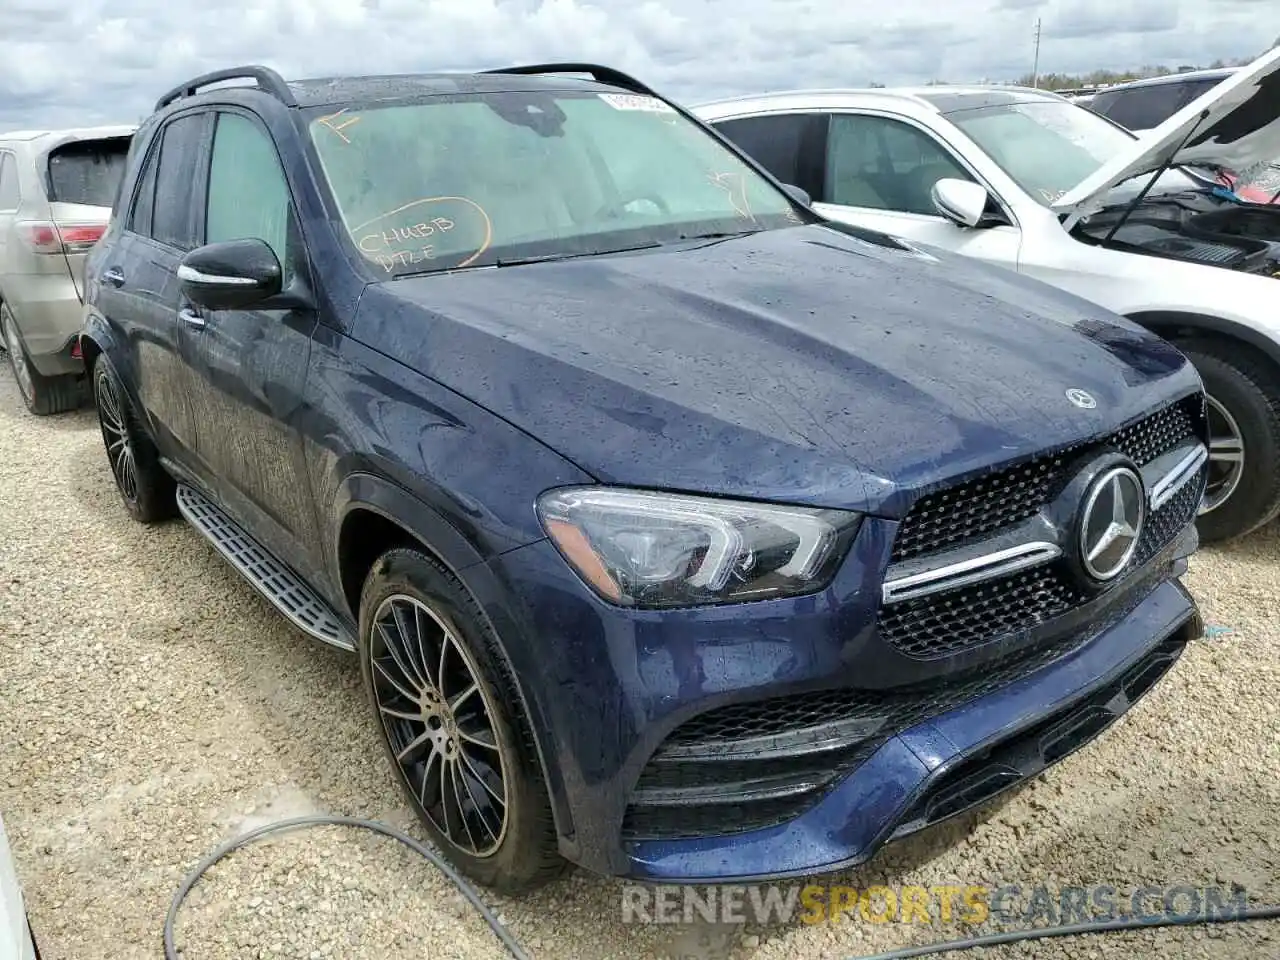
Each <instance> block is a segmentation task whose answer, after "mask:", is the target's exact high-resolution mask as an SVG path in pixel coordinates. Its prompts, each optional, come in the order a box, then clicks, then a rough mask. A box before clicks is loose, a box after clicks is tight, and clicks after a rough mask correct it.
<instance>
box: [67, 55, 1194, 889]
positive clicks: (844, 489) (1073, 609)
mask: <svg viewBox="0 0 1280 960" xmlns="http://www.w3.org/2000/svg"><path fill="white" fill-rule="evenodd" d="M231 80H247V81H249V83H248V84H247V85H246V84H244V83H241V84H240V85H239V86H227V85H226V84H225V83H223V82H224V81H231ZM86 275H87V277H88V278H89V280H88V283H89V286H88V295H87V308H86V318H85V326H84V330H83V335H82V337H81V340H80V344H81V348H82V351H83V355H84V358H85V361H86V363H87V364H88V366H89V369H90V371H91V380H92V383H93V386H94V395H95V398H96V403H97V409H98V412H99V416H100V419H101V423H102V434H103V438H104V440H105V442H106V448H107V454H108V457H109V459H110V463H111V467H112V470H113V472H114V475H115V477H116V480H117V483H118V485H119V488H120V492H121V494H122V496H123V500H124V503H125V505H126V507H127V508H128V510H129V511H130V513H131V514H132V515H133V516H134V517H136V518H137V519H138V520H140V521H142V522H144V523H149V522H154V521H158V520H161V519H163V518H166V517H168V516H171V515H172V514H174V513H175V512H179V511H180V512H181V514H182V515H183V516H184V517H185V518H186V519H187V520H188V521H189V522H190V523H191V524H192V525H194V526H195V527H196V528H197V529H198V530H199V531H200V532H201V533H203V534H204V535H205V536H207V537H208V538H209V539H210V541H211V542H212V543H213V544H214V545H215V546H216V547H217V548H218V549H219V550H220V551H221V552H222V553H223V554H224V555H225V556H226V558H227V559H228V561H229V562H230V563H231V564H233V565H234V567H235V568H236V569H237V570H238V571H239V572H240V573H242V574H243V575H244V576H245V577H246V578H247V579H248V580H250V581H251V582H252V583H253V584H254V585H255V586H256V587H257V588H258V589H260V590H261V591H262V592H263V593H264V594H265V595H266V596H267V597H268V598H269V599H270V600H271V601H272V602H273V603H274V604H275V605H276V607H278V608H279V610H280V611H281V612H282V613H283V614H284V615H285V616H287V617H288V618H290V619H291V620H292V621H293V622H294V623H295V624H296V625H297V626H298V627H300V628H301V629H302V630H305V631H307V632H308V633H310V634H311V635H313V636H314V637H316V638H318V639H320V640H322V641H325V642H327V643H330V644H334V645H336V646H339V647H343V648H347V649H350V650H354V651H358V654H359V659H360V664H361V669H362V673H363V678H364V682H365V684H366V687H367V689H368V694H369V699H370V703H371V705H372V712H373V714H374V716H375V717H376V719H377V722H378V724H379V729H380V730H381V731H382V733H383V735H384V739H385V742H386V746H387V753H388V757H389V759H390V762H391V766H392V768H393V769H394V771H395V773H396V776H397V777H398V778H399V780H400V782H401V783H402V785H403V787H404V789H405V791H406V794H407V796H408V798H409V801H410V802H411V803H412V805H413V807H414V809H415V810H416V811H417V813H418V815H419V816H420V817H421V819H422V822H423V824H424V825H425V827H426V829H427V830H429V831H430V834H431V836H432V837H433V838H434V839H435V841H436V842H438V843H439V844H440V845H441V846H442V847H443V848H444V849H445V850H446V851H447V852H448V854H449V855H450V856H451V857H452V858H453V860H454V861H455V862H456V863H457V864H458V865H459V866H460V867H462V868H463V869H464V870H465V871H466V872H467V873H468V874H470V875H471V876H472V877H474V878H476V879H478V880H480V881H481V882H483V883H486V884H490V885H493V886H495V887H497V888H500V889H503V890H507V891H518V890H521V889H527V888H530V887H532V886H534V885H536V884H538V883H540V882H544V881H546V880H547V879H549V878H551V877H553V876H555V875H556V874H557V873H558V872H559V870H560V869H561V867H562V866H563V864H564V863H565V862H566V860H567V861H573V862H576V863H578V864H581V865H583V866H585V867H588V868H590V869H592V870H595V871H599V872H602V873H607V874H614V875H626V876H632V877H638V878H645V879H650V880H658V881H680V880H698V881H706V880H731V879H732V880H743V879H748V878H760V877H766V876H769V877H778V876H785V875H790V874H807V873H810V872H813V871H817V870H823V869H827V868H835V867H839V866H842V865H847V864H852V863H855V862H857V861H859V860H862V859H865V858H866V857H868V856H869V855H870V854H871V853H872V852H873V851H874V850H875V849H876V848H877V847H878V846H879V845H881V844H883V843H884V842H885V841H887V840H890V839H892V838H894V837H898V836H902V835H904V834H907V833H910V832H912V831H914V830H917V829H920V828H922V827H925V826H927V825H929V824H932V823H934V822H936V821H939V820H942V819H944V818H947V817H949V816H952V815H954V814H956V813H959V812H960V811H962V810H966V809H968V808H970V807H973V806H974V805H976V804H979V803H981V802H983V801H985V800H987V799H988V798H990V797H991V796H993V795H994V794H995V793H997V792H999V791H1001V790H1003V789H1005V788H1007V787H1010V786H1012V785H1014V784H1017V783H1019V782H1021V781H1023V780H1025V779H1026V778H1028V777H1030V776H1033V775H1035V774H1037V773H1038V772H1039V771H1041V770H1042V769H1044V768H1045V767H1046V766H1047V765H1048V764H1051V763H1053V762H1054V761H1056V760H1058V759H1059V758H1061V757H1063V756H1065V755H1066V754H1068V753H1070V752H1071V751H1073V750H1075V749H1076V748H1078V747H1080V746H1081V745H1082V744H1084V743H1086V742H1087V741H1089V740H1090V739H1091V738H1092V737H1094V736H1095V735H1096V734H1098V733H1099V732H1100V731H1101V730H1102V729H1103V728H1105V727H1106V726H1107V725H1108V724H1110V723H1111V722H1112V721H1113V720H1114V719H1115V718H1116V717H1117V716H1118V715H1120V714H1122V713H1123V712H1124V711H1125V710H1127V709H1128V708H1129V707H1130V706H1131V705H1132V704H1133V702H1134V701H1135V700H1136V699H1137V698H1138V697H1140V696H1142V694H1143V693H1144V692H1145V691H1146V690H1148V689H1149V688H1150V687H1151V686H1152V684H1154V683H1155V682H1156V681H1157V680H1158V679H1159V678H1160V677H1161V676H1162V675H1163V674H1164V673H1165V671H1166V670H1168V669H1169V668H1170V666H1171V665H1172V664H1173V663H1174V662H1175V661H1176V659H1177V658H1178V656H1179V654H1180V653H1181V651H1182V650H1183V648H1184V645H1185V644H1186V643H1187V642H1188V641H1189V640H1190V639H1191V638H1193V637H1195V636H1197V635H1198V632H1199V630H1200V620H1199V616H1198V614H1197V611H1196V608H1195V605H1194V604H1193V602H1192V601H1191V599H1190V598H1189V597H1188V595H1187V594H1186V592H1185V591H1184V590H1183V588H1182V587H1181V586H1180V585H1179V583H1178V582H1177V579H1176V578H1177V576H1178V575H1179V574H1181V573H1182V571H1183V570H1184V569H1185V566H1186V558H1187V556H1188V555H1189V554H1190V553H1191V552H1192V551H1193V550H1194V549H1195V546H1196V541H1195V533H1194V529H1193V526H1192V521H1193V519H1194V517H1195V514H1196V509H1197V506H1198V504H1199V502H1200V499H1201V496H1202V493H1203V489H1204V484H1205V462H1206V450H1205V440H1206V428H1205V411H1204V403H1203V397H1202V392H1201V386H1200V381H1199V379H1198V378H1197V376H1196V374H1195V372H1194V371H1193V369H1192V368H1191V366H1190V365H1189V364H1188V363H1187V361H1186V360H1185V359H1184V358H1183V356H1182V355H1181V354H1179V353H1178V352H1177V351H1176V350H1175V349H1173V348H1172V347H1170V346H1168V345H1167V344H1166V343H1164V342H1163V341H1160V340H1158V339H1155V338H1153V337H1152V336H1150V335H1148V334H1147V333H1145V332H1143V331H1142V330H1140V329H1138V328H1137V327H1135V326H1133V325H1131V324H1128V323H1126V322H1125V321H1123V320H1121V319H1119V318H1117V317H1113V316H1110V315H1107V314H1105V313H1103V312H1102V311H1101V310H1100V309H1099V308H1096V307H1092V306H1090V305H1088V304H1086V303H1084V302H1083V301H1080V300H1076V299H1073V298H1070V297H1068V296H1066V295H1065V294H1061V293H1058V292H1055V291H1053V290H1051V289H1050V288H1048V287H1046V286H1042V285H1039V284H1037V283H1034V282H1032V281H1028V280H1024V279H1020V278H1018V277H1017V276H1015V275H1014V274H1013V273H1012V272H1005V271H1000V270H998V269H995V268H989V267H984V266H982V265H981V264H978V263H977V262H975V261H971V260H963V259H958V258H950V257H947V256H945V255H943V254H941V253H935V252H931V251H928V250H924V249H919V248H916V247H913V246H910V245H908V244H905V243H903V242H899V241H897V240H894V239H891V238H888V237H885V236H882V235H879V234H873V233H865V232H861V231H856V230H853V229H851V228H848V227H842V226H839V225H836V224H828V223H825V222H823V221H822V220H821V218H820V217H818V216H817V215H816V214H815V213H813V212H812V210H811V209H810V208H809V207H808V205H807V204H806V203H805V202H804V198H803V196H802V194H801V193H800V192H799V191H797V190H795V189H794V188H790V187H786V186H784V185H782V184H780V183H778V182H777V181H775V180H773V179H772V178H771V177H770V176H769V175H768V174H767V173H765V172H764V171H763V170H762V169H761V168H760V167H759V166H757V165H756V164H755V163H754V162H753V161H751V160H750V159H748V158H747V157H745V156H744V155H743V154H741V153H740V152H738V151H737V150H736V149H735V148H733V147H732V146H730V145H729V144H728V143H727V142H726V141H725V140H723V139H722V138H720V137H719V136H718V135H717V134H715V133H714V132H712V131H711V130H710V129H708V128H707V127H705V126H703V125H702V124H701V123H699V122H698V121H697V120H695V119H693V118H692V117H691V116H690V115H689V114H688V113H687V112H685V111H684V110H683V109H681V108H679V107H677V106H675V105H673V104H671V103H670V102H669V101H667V100H664V99H663V98H661V97H659V96H658V95H656V94H654V93H653V92H652V91H650V90H648V89H647V88H646V87H644V86H643V85H642V84H640V83H639V82H637V81H635V80H633V79H631V78H629V77H627V76H625V75H623V74H620V73H617V72H616V71H612V70H609V69H607V68H603V67H594V66H590V65H584V64H553V65H541V66H535V67H521V68H512V69H509V70H502V71H493V72H490V73H482V74H470V75H430V76H408V77H382V78H365V79H329V80H309V81H300V82H291V83H286V82H285V81H283V80H282V79H281V78H280V77H279V76H278V75H276V74H275V73H273V72H271V71H269V70H266V69H263V68H259V67H248V68H243V69H237V70H230V71H222V72H219V73H216V74H211V75H208V76H205V77H201V78H199V79H197V80H194V81H192V82H191V83H189V84H186V85H184V86H183V87H181V88H179V89H177V90H175V91H173V92H171V93H170V94H168V95H167V96H165V97H164V98H163V99H162V100H161V101H160V103H159V105H158V107H157V110H156V112H155V114H154V115H153V116H152V117H151V118H150V119H148V120H147V121H146V122H145V123H144V124H143V125H142V127H141V129H140V130H139V132H138V134H137V136H136V137H135V139H134V141H133V147H132V151H131V153H130V155H129V159H128V168H127V172H126V175H125V177H124V182H123V185H122V188H121V193H120V195H119V198H118V200H117V203H116V206H115V212H114V215H113V218H112V221H111V225H110V227H109V229H108V230H107V232H106V234H105V236H104V237H103V239H102V241H101V242H100V243H99V244H98V246H97V247H96V249H95V250H94V252H93V254H92V259H91V261H90V262H89V267H88V270H87V273H86Z"/></svg>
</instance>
